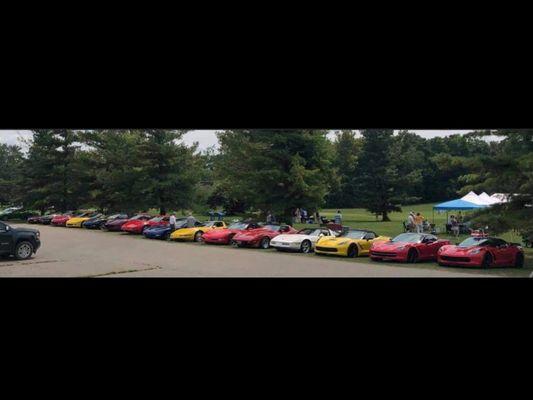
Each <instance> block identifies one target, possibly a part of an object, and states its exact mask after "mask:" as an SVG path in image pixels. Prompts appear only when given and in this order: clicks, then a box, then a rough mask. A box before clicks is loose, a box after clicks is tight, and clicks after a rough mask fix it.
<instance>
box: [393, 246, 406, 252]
mask: <svg viewBox="0 0 533 400" xmlns="http://www.w3.org/2000/svg"><path fill="white" fill-rule="evenodd" d="M406 248H407V246H399V247H396V248H395V249H394V250H398V251H401V250H405V249H406Z"/></svg>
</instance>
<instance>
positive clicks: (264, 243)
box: [259, 237, 270, 250]
mask: <svg viewBox="0 0 533 400" xmlns="http://www.w3.org/2000/svg"><path fill="white" fill-rule="evenodd" d="M259 247H261V248H262V249H265V250H266V249H268V248H269V247H270V238H269V237H264V238H263V239H261V242H260V243H259Z"/></svg>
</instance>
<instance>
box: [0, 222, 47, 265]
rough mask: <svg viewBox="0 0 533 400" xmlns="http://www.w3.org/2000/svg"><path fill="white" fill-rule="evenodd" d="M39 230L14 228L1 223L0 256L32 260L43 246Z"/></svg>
mask: <svg viewBox="0 0 533 400" xmlns="http://www.w3.org/2000/svg"><path fill="white" fill-rule="evenodd" d="M40 236H41V235H40V233H39V231H38V230H37V229H31V228H13V227H12V226H9V225H8V224H6V223H4V222H0V256H10V255H12V256H15V258H16V259H17V260H26V259H28V258H30V257H31V256H32V255H33V254H34V253H36V252H37V249H38V248H39V247H40V246H41V238H40Z"/></svg>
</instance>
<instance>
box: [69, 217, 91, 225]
mask: <svg viewBox="0 0 533 400" xmlns="http://www.w3.org/2000/svg"><path fill="white" fill-rule="evenodd" d="M89 219H90V218H87V217H76V218H70V219H69V220H68V222H70V223H73V224H76V223H78V222H83V221H87V220H89Z"/></svg>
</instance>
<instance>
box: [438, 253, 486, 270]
mask: <svg viewBox="0 0 533 400" xmlns="http://www.w3.org/2000/svg"><path fill="white" fill-rule="evenodd" d="M437 262H438V263H439V264H440V265H446V266H449V267H481V264H483V258H482V257H479V256H478V257H476V254H473V255H470V254H468V255H464V256H455V255H445V254H439V255H437Z"/></svg>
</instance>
